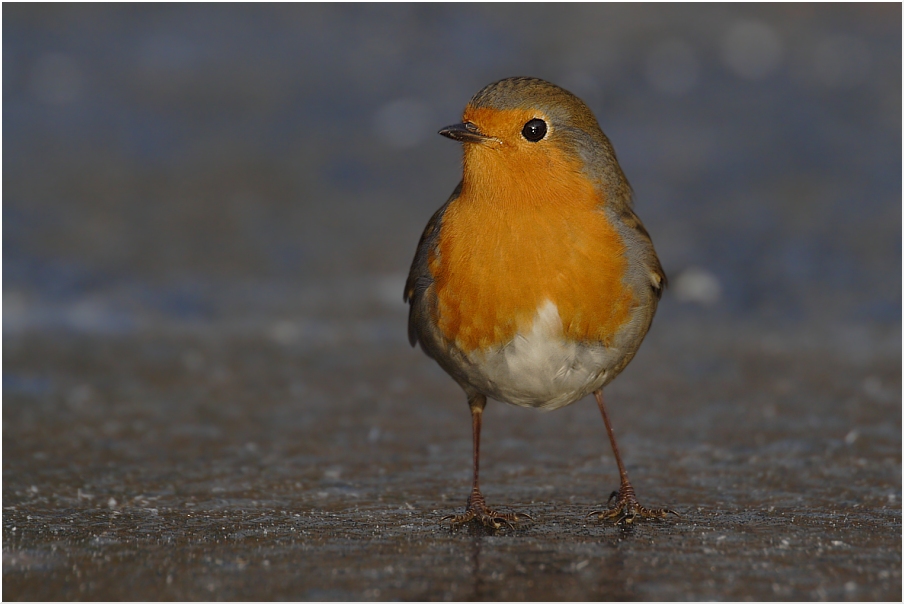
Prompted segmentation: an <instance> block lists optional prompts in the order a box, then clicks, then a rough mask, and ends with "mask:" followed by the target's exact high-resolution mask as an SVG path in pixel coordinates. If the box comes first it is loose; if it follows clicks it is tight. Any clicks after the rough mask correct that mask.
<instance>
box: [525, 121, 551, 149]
mask: <svg viewBox="0 0 904 604" xmlns="http://www.w3.org/2000/svg"><path fill="white" fill-rule="evenodd" d="M521 136H523V137H524V138H526V139H527V140H529V141H530V142H532V143H536V142H537V141H541V140H543V137H544V136H546V122H544V121H543V120H541V119H539V118H534V119H532V120H531V121H529V122H527V123H526V124H524V128H522V129H521Z"/></svg>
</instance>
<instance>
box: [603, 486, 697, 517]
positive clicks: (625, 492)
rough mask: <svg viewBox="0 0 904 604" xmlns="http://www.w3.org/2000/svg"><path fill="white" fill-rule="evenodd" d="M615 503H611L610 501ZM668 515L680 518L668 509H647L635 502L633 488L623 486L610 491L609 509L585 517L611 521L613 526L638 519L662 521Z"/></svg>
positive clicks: (676, 513)
mask: <svg viewBox="0 0 904 604" xmlns="http://www.w3.org/2000/svg"><path fill="white" fill-rule="evenodd" d="M613 499H614V500H615V503H612V500H613ZM669 514H672V515H674V516H677V517H678V518H680V517H681V516H680V515H679V514H678V512H675V511H674V510H670V509H668V508H660V509H653V510H651V509H647V508H645V507H643V506H642V505H640V503H638V502H637V497H636V496H635V495H634V488H633V487H632V486H631V485H630V484H623V485H622V487H621V488H620V489H619V490H617V491H612V494H611V495H609V509H606V510H594V511H592V512H590V513H589V514H587V517H588V518H589V517H590V516H594V515H595V516H596V517H597V520H606V521H612V522H613V524H622V523H624V524H633V523H634V521H635V520H637V519H638V518H655V519H658V520H662V519H664V518H667V517H668V515H669Z"/></svg>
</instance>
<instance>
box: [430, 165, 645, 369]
mask: <svg viewBox="0 0 904 604" xmlns="http://www.w3.org/2000/svg"><path fill="white" fill-rule="evenodd" d="M535 160H536V158H532V159H531V161H530V162H526V161H525V162H520V165H519V162H512V157H511V156H507V155H506V154H504V153H500V152H497V151H492V150H487V149H474V150H470V149H468V148H467V147H466V153H465V177H464V181H463V187H462V192H461V195H460V196H459V198H458V199H457V200H456V201H454V202H453V203H451V204H450V205H449V207H448V208H447V209H446V212H445V214H444V216H443V221H442V226H441V229H442V230H441V236H440V238H439V243H438V248H437V250H436V251H435V252H434V253H433V254H432V255H431V257H430V259H429V262H430V269H431V271H432V272H433V275H434V279H435V280H434V290H435V293H436V296H437V301H438V304H437V307H436V316H435V317H434V319H435V321H436V323H437V324H438V326H439V328H440V330H441V331H442V333H443V334H444V335H445V337H446V338H448V339H449V340H451V341H453V342H454V343H455V344H456V345H457V346H458V347H459V348H460V349H461V350H462V351H463V352H465V353H470V352H472V351H474V350H477V349H485V348H489V347H495V346H500V345H502V344H505V343H506V342H508V341H510V340H511V339H512V338H513V337H514V336H515V334H516V333H518V332H519V331H529V330H530V327H531V325H532V323H533V320H534V317H535V315H536V313H537V309H538V308H539V307H540V306H541V305H543V304H544V303H545V301H546V300H549V301H551V302H552V303H553V304H555V305H556V307H557V308H558V311H559V316H560V318H561V320H562V326H563V332H564V336H565V337H567V338H569V339H573V340H578V341H587V342H595V341H601V342H604V343H606V342H609V341H610V340H611V338H612V336H613V335H614V334H615V333H616V332H617V331H618V329H619V328H620V327H621V326H622V325H624V324H625V322H627V321H628V319H629V316H630V312H631V309H632V308H633V306H634V304H635V300H634V297H633V294H632V292H631V291H629V290H628V289H627V288H625V286H624V282H623V277H624V274H625V271H626V269H627V260H626V257H625V246H624V244H623V242H622V240H621V238H620V237H619V235H618V233H617V232H616V230H615V229H614V228H613V227H612V225H610V224H609V222H608V221H607V220H606V218H605V215H604V214H603V212H602V210H601V209H600V208H601V205H602V202H603V200H602V199H601V198H600V194H599V193H598V192H597V191H596V190H595V189H594V188H593V186H592V185H591V184H590V183H589V182H588V181H587V180H586V178H584V177H583V175H582V174H581V172H580V166H579V165H577V163H576V161H575V160H574V159H572V158H571V157H569V156H567V155H565V154H561V155H553V156H548V157H545V158H544V161H545V162H546V163H545V165H543V166H538V165H537V162H536V161H535ZM540 168H542V169H540Z"/></svg>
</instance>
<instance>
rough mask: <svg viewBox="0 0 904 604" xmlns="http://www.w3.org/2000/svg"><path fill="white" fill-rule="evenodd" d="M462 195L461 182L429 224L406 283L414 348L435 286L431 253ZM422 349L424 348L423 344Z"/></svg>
mask: <svg viewBox="0 0 904 604" xmlns="http://www.w3.org/2000/svg"><path fill="white" fill-rule="evenodd" d="M460 193H461V183H460V182H459V183H458V186H457V187H455V190H454V191H453V192H452V195H451V196H450V197H449V199H448V200H447V201H446V203H444V204H443V206H442V207H441V208H440V209H438V210H437V211H436V213H434V214H433V217H432V218H431V219H430V221H429V222H428V223H427V227H426V228H425V229H424V233H423V234H422V235H421V240H420V242H418V244H417V252H415V254H414V260H413V261H412V263H411V271H410V272H409V273H408V280H407V281H406V282H405V295H404V300H405V302H407V303H408V304H409V305H410V307H409V309H408V341H409V342H411V345H412V346H414V345H415V344H417V343H418V331H419V330H418V327H419V326H420V325H421V324H422V323H423V322H425V321H426V320H427V316H426V313H427V309H428V308H429V306H430V305H429V301H428V300H425V299H424V298H425V296H427V295H428V289H429V288H430V286H431V285H432V284H433V276H432V275H431V274H430V266H429V262H430V252H431V250H433V248H434V247H435V246H436V239H437V236H438V235H439V230H440V225H441V224H442V220H443V214H444V213H445V211H446V208H447V207H449V204H450V203H452V202H453V201H455V200H456V199H457V198H458V196H459V194H460ZM421 348H423V342H421ZM425 352H426V350H425ZM428 354H429V353H428Z"/></svg>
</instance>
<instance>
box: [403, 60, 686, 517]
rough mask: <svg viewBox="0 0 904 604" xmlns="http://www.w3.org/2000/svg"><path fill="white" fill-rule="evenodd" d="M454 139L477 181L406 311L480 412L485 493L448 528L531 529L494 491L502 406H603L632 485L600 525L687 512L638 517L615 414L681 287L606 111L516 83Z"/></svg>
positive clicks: (453, 207) (468, 114) (485, 102)
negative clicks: (488, 445) (658, 248)
mask: <svg viewBox="0 0 904 604" xmlns="http://www.w3.org/2000/svg"><path fill="white" fill-rule="evenodd" d="M439 134H441V135H443V136H446V137H448V138H451V139H452V140H455V141H458V142H460V143H462V147H463V162H462V163H463V175H462V180H461V182H460V183H459V184H458V186H457V187H456V188H455V191H454V192H453V193H452V196H451V197H450V198H449V200H448V201H447V202H446V203H445V205H443V206H442V207H441V208H440V209H439V210H437V212H436V213H435V214H434V215H433V217H432V218H431V219H430V221H429V222H428V223H427V227H426V229H425V230H424V233H423V235H422V236H421V239H420V242H419V243H418V247H417V252H416V254H415V256H414V261H413V263H412V265H411V272H410V274H409V276H408V280H407V283H406V284H405V295H404V299H405V301H406V302H408V303H409V304H410V308H409V316H408V338H409V340H410V342H411V345H412V346H415V345H416V344H417V343H418V342H420V344H421V348H422V349H423V351H424V352H425V353H426V354H427V355H428V356H429V357H431V358H433V359H434V360H436V362H437V363H439V365H440V366H441V367H442V368H443V369H444V370H445V371H446V372H447V373H448V374H449V375H450V376H452V378H453V379H454V380H455V381H456V382H458V384H459V386H461V387H462V389H463V390H464V391H465V394H466V395H467V398H468V404H469V405H470V408H471V425H472V430H473V443H474V478H473V486H472V489H471V494H470V496H469V497H468V502H467V508H466V509H465V512H464V513H463V514H457V515H451V516H446V517H445V518H444V519H443V520H450V521H451V523H452V525H453V526H455V525H460V524H463V523H466V522H470V521H472V520H473V521H478V522H480V523H482V524H484V525H485V526H487V527H490V528H492V529H498V528H501V527H502V526H504V525H508V526H509V527H512V526H514V523H517V522H519V521H522V520H530V519H531V518H530V516H528V515H527V514H523V513H500V512H497V511H495V510H493V509H491V508H489V507H488V506H487V504H486V502H485V500H484V498H483V495H482V494H481V492H480V485H479V481H478V475H479V467H480V428H481V418H482V415H483V410H484V408H485V406H486V401H487V398H488V397H489V398H492V399H495V400H498V401H502V402H506V403H510V404H513V405H519V406H522V407H533V408H536V409H544V410H551V409H558V408H559V407H564V406H565V405H569V404H571V403H573V402H575V401H577V400H579V399H581V398H583V397H584V396H586V395H588V394H590V393H593V394H594V396H595V397H596V402H597V404H598V405H599V409H600V412H601V413H602V416H603V421H604V422H605V424H606V431H607V432H608V435H609V440H610V443H611V445H612V451H613V453H614V454H615V461H616V463H617V464H618V471H619V474H620V477H621V485H620V487H619V489H618V491H615V492H613V493H612V495H611V496H610V497H609V505H608V507H607V509H606V510H599V511H593V512H590V513H589V514H588V516H592V515H596V516H597V517H598V518H600V519H605V520H611V521H614V522H615V523H616V524H618V523H621V522H624V523H632V522H634V520H635V519H636V518H663V517H665V516H666V515H667V514H670V513H671V514H674V512H672V511H671V510H668V509H647V508H645V507H643V506H641V505H640V504H639V503H638V501H637V498H636V496H635V494H634V489H633V487H632V486H631V483H630V481H629V480H628V474H627V472H626V471H625V467H624V464H622V460H621V456H620V454H619V452H618V446H617V445H616V443H615V437H614V435H613V433H612V427H611V425H610V423H609V416H608V415H607V413H606V407H605V406H604V404H603V387H604V386H605V385H606V384H608V383H609V382H611V381H612V380H613V379H614V378H615V377H616V376H617V375H618V374H619V373H620V372H621V371H622V370H623V369H624V368H625V366H626V365H627V364H628V363H629V362H630V361H631V359H632V358H633V357H634V353H636V352H637V349H638V347H639V346H640V343H641V341H642V340H643V338H644V336H645V335H646V333H647V330H648V329H649V328H650V323H651V322H652V321H653V314H654V313H655V312H656V306H657V303H658V302H659V299H660V297H661V295H662V290H663V288H664V287H665V286H666V276H665V273H664V272H663V270H662V266H661V265H660V263H659V259H658V258H657V256H656V252H655V251H654V249H653V243H652V241H651V240H650V235H649V234H648V233H647V230H646V229H645V228H644V226H643V224H641V222H640V219H639V218H638V217H637V215H636V214H635V213H634V210H633V209H632V207H631V206H632V192H631V187H630V185H629V184H628V181H627V179H626V178H625V175H624V174H623V173H622V170H621V168H620V167H619V165H618V161H617V160H616V158H615V151H614V150H613V148H612V145H611V144H610V143H609V139H608V138H606V135H605V134H603V132H602V130H601V129H600V127H599V124H598V123H597V120H596V118H595V117H594V115H593V113H592V112H591V111H590V109H588V107H587V105H585V104H584V102H583V101H581V100H580V99H579V98H578V97H576V96H575V95H573V94H572V93H570V92H568V91H567V90H564V89H562V88H560V87H558V86H556V85H554V84H551V83H549V82H546V81H544V80H540V79H537V78H527V77H515V78H507V79H504V80H500V81H498V82H495V83H493V84H490V85H488V86H486V87H485V88H484V89H483V90H481V91H480V92H478V93H477V94H476V95H474V97H473V98H472V99H471V100H470V102H469V103H468V105H467V107H465V111H464V115H463V119H462V123H460V124H455V125H452V126H447V127H446V128H443V129H442V130H440V131H439ZM613 499H614V500H615V501H614V503H613Z"/></svg>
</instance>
